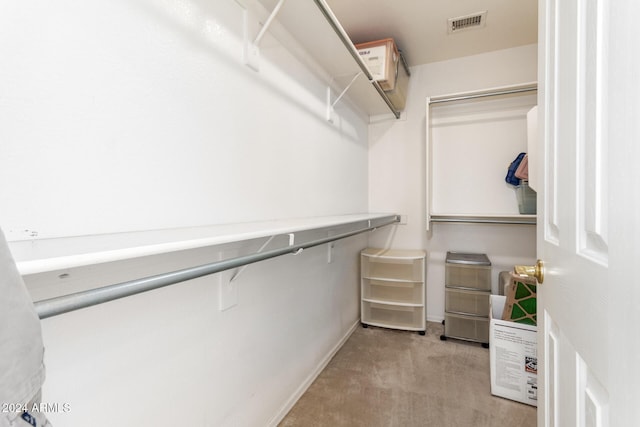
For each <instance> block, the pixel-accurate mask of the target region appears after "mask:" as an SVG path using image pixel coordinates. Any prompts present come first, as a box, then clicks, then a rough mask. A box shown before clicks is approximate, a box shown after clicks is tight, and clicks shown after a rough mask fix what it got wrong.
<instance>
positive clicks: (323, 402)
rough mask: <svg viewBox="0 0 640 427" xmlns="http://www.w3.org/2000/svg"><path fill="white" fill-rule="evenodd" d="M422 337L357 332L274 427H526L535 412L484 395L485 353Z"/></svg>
mask: <svg viewBox="0 0 640 427" xmlns="http://www.w3.org/2000/svg"><path fill="white" fill-rule="evenodd" d="M442 329H443V326H442V325H441V324H439V323H433V322H429V323H428V325H427V334H426V335H425V336H421V335H419V334H417V333H415V332H406V331H395V330H390V329H383V328H375V327H369V328H361V327H358V329H357V330H356V331H355V332H354V333H353V335H351V337H350V338H349V340H348V341H347V342H346V343H345V345H344V346H343V347H342V348H341V349H340V350H339V351H338V353H336V355H335V356H334V358H333V359H332V360H331V361H330V362H329V364H328V365H327V367H326V368H325V369H324V370H323V371H322V373H321V374H320V375H319V376H318V378H317V379H316V380H315V381H314V383H313V384H312V385H311V387H309V389H308V390H307V392H306V393H305V394H304V395H303V396H302V397H301V398H300V400H298V402H297V403H296V405H295V406H294V407H293V408H292V409H291V411H290V412H289V414H287V416H286V417H285V419H284V420H283V421H282V422H281V423H280V426H281V427H290V426H295V427H313V426H322V427H324V426H331V427H340V426H345V427H346V426H348V427H357V426H366V427H376V426H385V427H412V426H421V427H422V426H433V427H449V426H451V427H488V426H500V427H534V426H535V425H536V408H534V407H532V406H529V405H525V404H522V403H518V402H514V401H511V400H507V399H503V398H499V397H495V396H492V395H491V391H490V384H491V383H490V378H489V350H488V349H485V348H482V347H481V346H480V344H476V343H467V342H464V341H457V340H452V339H449V340H447V341H440V334H442Z"/></svg>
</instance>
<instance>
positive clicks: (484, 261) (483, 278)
mask: <svg viewBox="0 0 640 427" xmlns="http://www.w3.org/2000/svg"><path fill="white" fill-rule="evenodd" d="M445 265H446V268H445V286H448V287H459V288H467V289H478V290H482V291H490V290H491V262H490V261H489V258H487V256H486V255H485V254H463V253H457V252H447V258H446V261H445Z"/></svg>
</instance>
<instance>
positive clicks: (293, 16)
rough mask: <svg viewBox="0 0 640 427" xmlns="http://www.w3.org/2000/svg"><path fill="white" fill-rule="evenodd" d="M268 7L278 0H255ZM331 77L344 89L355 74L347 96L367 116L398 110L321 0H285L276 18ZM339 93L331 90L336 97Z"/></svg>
mask: <svg viewBox="0 0 640 427" xmlns="http://www.w3.org/2000/svg"><path fill="white" fill-rule="evenodd" d="M258 1H259V2H260V3H261V4H262V5H263V6H264V7H265V8H266V9H267V11H272V10H274V9H275V8H276V6H277V5H278V3H279V1H278V0H258ZM275 19H276V20H277V21H278V22H279V23H280V24H281V25H282V26H283V27H284V28H285V29H286V30H287V31H288V32H289V33H290V34H291V36H292V37H293V38H294V39H295V40H296V41H297V43H299V44H300V45H301V47H302V48H303V49H304V50H305V51H306V52H307V53H308V54H310V55H311V56H312V57H313V58H314V60H315V61H317V63H318V65H319V66H321V67H322V68H323V69H324V71H326V72H327V73H328V75H329V76H330V77H331V78H332V79H333V82H332V86H333V87H335V88H336V89H338V90H344V89H345V88H346V87H347V86H348V85H349V83H350V82H351V80H352V79H353V78H354V76H355V75H356V74H358V73H362V75H361V76H360V77H358V78H356V79H355V81H354V83H353V84H352V86H351V87H350V88H349V90H348V93H347V96H348V97H349V99H350V100H351V101H352V102H353V103H354V104H355V105H356V106H357V107H358V108H360V109H361V110H362V111H363V112H365V113H366V114H368V115H369V116H375V115H383V114H389V113H392V114H393V115H394V116H395V117H396V118H399V117H400V111H398V110H397V109H396V108H395V107H394V106H393V105H392V104H391V101H390V100H389V98H388V97H387V95H386V94H385V93H384V91H383V90H382V88H380V85H379V84H378V82H376V81H373V80H372V77H371V73H370V72H369V70H368V69H367V66H366V65H365V64H364V62H363V61H362V59H360V55H359V54H358V50H357V49H356V48H355V46H354V45H353V43H352V42H351V40H350V39H349V37H348V35H347V33H346V32H345V30H344V29H343V28H342V26H341V25H340V23H339V22H338V20H337V19H336V17H335V15H334V14H333V12H332V11H331V9H330V8H329V6H328V5H327V3H326V2H325V1H324V0H313V1H311V0H304V1H302V0H288V1H284V3H283V4H282V6H281V8H280V9H279V10H278V12H277V16H276V18H275ZM338 95H339V94H334V95H333V98H332V99H335V97H337V96H338Z"/></svg>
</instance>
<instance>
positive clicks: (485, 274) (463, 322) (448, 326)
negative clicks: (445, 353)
mask: <svg viewBox="0 0 640 427" xmlns="http://www.w3.org/2000/svg"><path fill="white" fill-rule="evenodd" d="M490 295H491V261H489V258H488V257H487V255H485V254H473V253H462V252H452V251H450V252H447V258H446V261H445V310H444V311H445V313H444V335H441V336H440V339H441V340H446V339H447V338H457V339H461V340H467V341H476V342H479V343H482V345H483V346H484V347H488V346H489V297H490Z"/></svg>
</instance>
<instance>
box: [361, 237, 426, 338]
mask: <svg viewBox="0 0 640 427" xmlns="http://www.w3.org/2000/svg"><path fill="white" fill-rule="evenodd" d="M425 258H426V254H425V252H423V251H401V250H385V249H376V248H368V249H365V250H363V251H362V252H361V253H360V261H361V262H360V266H361V291H362V300H361V301H362V302H361V322H362V326H363V327H365V328H366V327H367V326H368V325H372V326H382V327H385V328H393V329H404V330H408V331H418V332H419V333H420V334H421V335H424V334H425V330H426V313H425Z"/></svg>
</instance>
